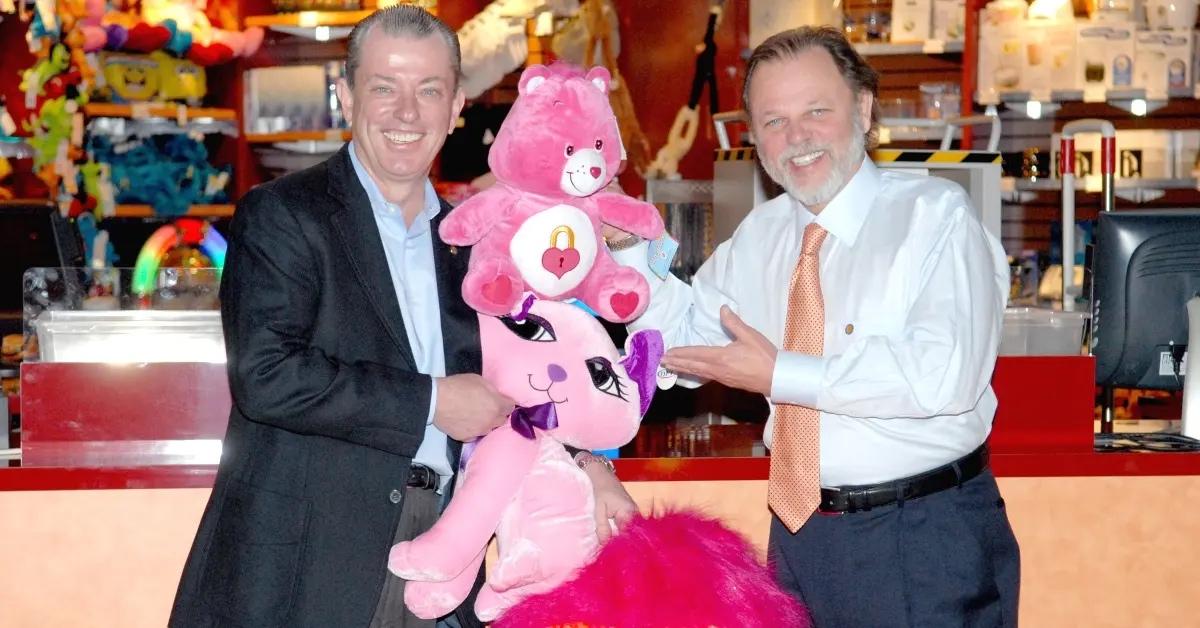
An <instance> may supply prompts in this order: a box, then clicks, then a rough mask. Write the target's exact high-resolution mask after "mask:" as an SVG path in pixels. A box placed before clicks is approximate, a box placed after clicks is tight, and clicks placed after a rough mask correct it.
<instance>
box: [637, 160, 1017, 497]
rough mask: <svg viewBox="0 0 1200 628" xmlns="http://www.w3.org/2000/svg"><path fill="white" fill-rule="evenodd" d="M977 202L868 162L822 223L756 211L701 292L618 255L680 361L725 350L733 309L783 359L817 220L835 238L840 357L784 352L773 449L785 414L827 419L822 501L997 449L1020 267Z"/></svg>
mask: <svg viewBox="0 0 1200 628" xmlns="http://www.w3.org/2000/svg"><path fill="white" fill-rule="evenodd" d="M970 203H971V201H970V198H969V197H968V196H967V194H966V192H965V191H964V190H963V189H962V188H961V187H959V186H958V185H957V184H955V183H953V182H950V181H948V180H945V179H941V178H937V177H929V176H923V175H917V174H911V173H907V172H901V171H894V170H885V171H881V170H879V169H877V168H876V167H875V165H874V164H873V163H871V161H870V160H869V159H864V160H863V164H862V166H861V167H860V168H859V170H858V172H857V173H856V174H855V175H854V177H853V178H852V179H851V180H850V181H849V182H848V183H847V184H846V187H845V188H843V189H842V191H841V192H839V193H838V195H837V196H836V197H834V199H833V200H832V201H830V203H829V204H828V205H827V206H826V207H825V209H824V210H823V211H821V212H820V214H819V215H818V216H816V217H814V216H813V214H812V213H810V212H809V211H808V210H807V209H805V208H804V207H803V205H801V204H799V203H797V202H796V201H794V200H793V199H792V198H791V197H789V196H788V195H786V194H784V195H782V196H779V197H777V198H775V199H772V200H770V201H767V202H766V203H763V204H762V205H759V206H758V207H755V208H754V210H753V211H751V212H750V214H749V215H748V216H747V217H746V219H745V220H744V221H742V223H741V225H739V226H738V228H737V230H736V231H735V232H734V234H733V237H732V238H731V239H730V240H729V241H727V242H724V243H722V244H721V245H720V246H719V247H718V248H717V250H716V252H715V253H714V254H713V256H712V257H711V258H710V259H709V260H708V261H707V262H705V264H704V265H703V266H702V267H701V268H700V270H699V271H698V272H697V273H696V276H695V278H694V279H693V281H692V285H691V286H688V285H687V284H685V283H683V282H682V281H680V280H678V279H677V278H675V277H673V276H672V277H669V278H668V279H667V280H666V281H663V280H662V279H660V278H658V277H657V276H656V275H654V274H653V273H652V272H650V270H649V268H648V267H647V265H646V246H647V245H646V244H645V243H643V244H642V245H639V246H637V247H632V248H630V249H627V250H625V251H620V252H617V253H614V257H616V258H617V259H618V261H620V262H621V263H623V264H626V265H629V266H633V267H635V268H639V269H640V270H641V271H642V272H643V274H645V275H646V277H647V279H648V280H649V281H650V285H651V289H652V296H651V299H650V305H649V307H648V309H647V310H646V313H645V314H644V315H643V316H642V317H641V318H639V319H638V320H636V321H634V322H633V323H631V324H630V328H631V329H644V328H656V329H660V330H662V333H663V337H664V339H665V341H666V344H667V346H668V347H675V346H683V345H715V346H721V345H725V344H727V343H728V342H729V341H730V338H729V337H728V336H727V335H726V333H725V332H724V331H723V329H722V327H721V325H720V321H719V319H718V316H719V311H720V307H721V305H726V304H727V305H729V306H730V308H732V309H733V311H734V312H736V313H737V314H738V315H739V316H741V317H742V319H743V320H745V321H746V323H748V324H749V325H750V326H751V327H754V328H755V329H757V330H758V331H760V332H761V333H763V334H764V335H765V336H766V337H767V338H768V339H770V340H771V342H773V343H774V344H775V346H776V347H781V346H782V345H783V329H784V322H785V320H786V317H787V303H788V291H789V288H790V283H791V277H792V272H793V270H794V269H795V267H796V263H797V261H798V259H799V256H800V245H801V242H802V240H803V235H804V228H805V227H806V226H807V225H808V223H809V222H811V221H813V220H816V221H817V223H818V224H820V225H821V226H822V227H824V228H825V229H826V230H827V231H828V232H829V235H828V237H826V239H825V243H824V245H823V246H822V247H821V255H820V273H821V290H822V294H823V295H824V301H825V351H824V355H822V356H820V357H814V356H809V355H804V354H799V353H789V352H785V351H782V350H781V351H780V352H779V357H778V358H777V360H776V363H775V371H774V377H773V381H772V385H771V395H770V399H769V401H771V406H772V411H771V417H770V418H769V419H768V421H767V426H766V433H765V436H764V441H765V442H766V444H767V446H768V447H769V446H770V445H771V442H770V438H771V429H772V426H773V421H774V415H775V412H774V405H775V404H778V403H795V404H799V405H804V406H808V407H813V408H816V409H818V410H820V411H821V484H822V486H827V487H833V486H848V485H858V484H873V483H877V482H883V481H887V480H894V479H898V478H902V477H906V476H909V475H913V474H916V473H921V472H923V471H927V470H930V469H933V468H936V467H938V466H941V465H944V464H946V463H948V462H951V461H953V460H955V459H957V458H960V457H962V456H964V455H966V454H968V453H970V452H971V451H972V450H974V449H975V448H976V447H978V446H979V445H980V444H981V443H983V441H984V440H985V439H986V438H987V435H988V433H989V432H990V431H991V424H992V417H993V416H994V415H995V412H996V395H995V394H994V393H993V392H992V388H991V385H990V380H991V375H992V368H993V367H994V366H995V362H996V353H997V348H998V346H999V339H1000V325H1001V322H1002V317H1003V312H1004V308H1005V304H1006V299H1007V292H1008V264H1007V261H1006V258H1005V256H1004V251H1003V249H1002V248H1001V246H1000V242H999V241H998V240H997V239H996V238H995V236H993V235H991V234H990V233H988V232H987V230H986V229H984V227H983V226H982V225H981V224H980V222H979V220H978V219H977V218H976V217H975V212H974V211H972V209H971V204H970ZM680 381H685V380H684V379H683V378H681V380H680ZM688 385H696V382H690V383H688Z"/></svg>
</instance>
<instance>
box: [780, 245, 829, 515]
mask: <svg viewBox="0 0 1200 628" xmlns="http://www.w3.org/2000/svg"><path fill="white" fill-rule="evenodd" d="M827 234H828V232H827V231H825V229H823V228H822V227H821V226H820V225H818V224H817V223H816V222H811V223H809V225H808V226H807V227H805V228H804V244H803V246H802V248H801V252H800V261H799V262H798V263H797V264H796V270H795V271H794V272H793V273H792V287H791V291H790V292H789V293H788V310H787V311H788V314H787V323H785V325H784V331H783V350H784V351H791V352H795V353H807V354H809V355H821V354H822V353H823V352H824V350H825V301H824V299H823V298H822V297H821V276H820V269H819V259H818V258H819V256H820V253H821V243H823V242H824V241H825V236H826V235H827ZM820 436H821V413H820V412H818V411H817V410H814V409H812V408H805V407H804V406H797V405H792V404H786V403H781V404H779V405H777V406H775V427H774V431H773V432H772V442H771V473H770V476H769V477H770V479H769V481H768V483H767V504H769V505H770V506H771V510H773V511H775V515H776V516H777V517H779V519H780V520H781V521H782V522H783V524H784V525H785V526H787V528H788V530H791V531H792V533H793V534H795V533H796V531H797V530H799V529H800V526H802V525H804V522H805V521H807V520H808V517H809V515H811V514H812V513H813V511H815V510H816V509H817V506H818V505H819V504H820V503H821V443H820Z"/></svg>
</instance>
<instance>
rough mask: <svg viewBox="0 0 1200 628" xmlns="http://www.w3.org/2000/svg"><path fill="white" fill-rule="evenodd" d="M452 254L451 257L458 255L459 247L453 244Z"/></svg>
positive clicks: (451, 247)
mask: <svg viewBox="0 0 1200 628" xmlns="http://www.w3.org/2000/svg"><path fill="white" fill-rule="evenodd" d="M450 254H451V255H458V247H457V246H454V245H453V244H451V245H450Z"/></svg>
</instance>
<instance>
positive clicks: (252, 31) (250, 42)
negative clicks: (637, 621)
mask: <svg viewBox="0 0 1200 628" xmlns="http://www.w3.org/2000/svg"><path fill="white" fill-rule="evenodd" d="M207 6H208V2H207V0H194V1H193V0H143V1H142V17H143V18H145V20H146V22H148V23H150V24H157V25H160V26H161V27H164V28H167V29H168V31H169V32H170V35H169V36H168V38H167V41H165V42H164V45H166V43H167V42H169V41H171V39H172V37H171V36H173V35H174V34H175V33H179V32H186V33H189V34H190V40H191V45H190V46H187V47H186V49H185V54H186V55H187V58H188V59H189V60H190V61H192V62H193V63H195V64H196V65H199V66H202V67H204V66H210V65H216V64H220V63H226V62H229V61H231V60H232V59H234V58H235V57H248V56H250V55H253V54H254V53H255V52H257V51H258V48H259V47H260V46H261V45H262V41H263V35H264V33H263V30H262V29H261V28H258V27H251V28H247V29H246V30H244V31H234V30H225V29H220V28H213V25H212V23H211V22H210V21H209V19H208V15H207V14H206V13H205V9H206V8H207ZM168 21H170V22H171V25H170V26H169V27H168V26H166V24H167V22H168ZM180 48H182V45H181V44H180V43H179V42H176V45H175V49H176V50H178V49H180ZM176 54H177V55H178V56H183V54H179V53H176Z"/></svg>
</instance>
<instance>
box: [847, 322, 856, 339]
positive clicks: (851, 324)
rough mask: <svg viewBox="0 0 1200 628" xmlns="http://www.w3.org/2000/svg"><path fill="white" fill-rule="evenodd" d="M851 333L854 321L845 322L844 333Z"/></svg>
mask: <svg viewBox="0 0 1200 628" xmlns="http://www.w3.org/2000/svg"><path fill="white" fill-rule="evenodd" d="M853 333H854V323H846V335H847V336H849V335H850V334H853Z"/></svg>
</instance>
